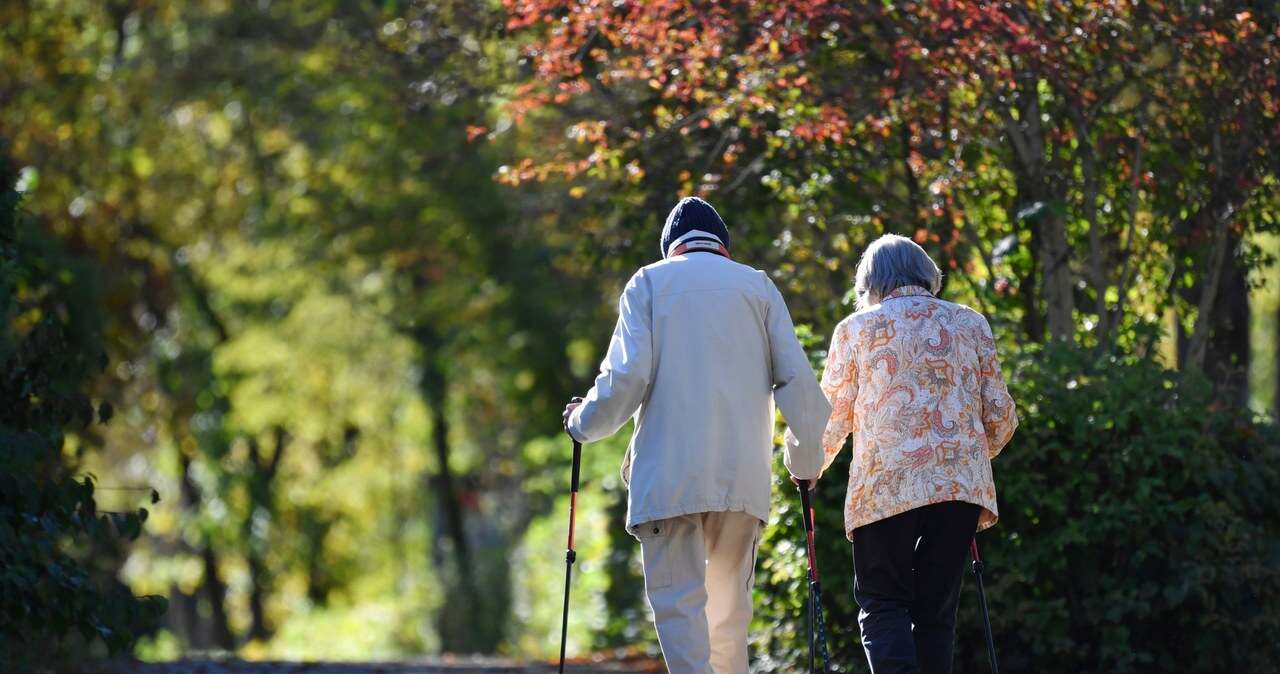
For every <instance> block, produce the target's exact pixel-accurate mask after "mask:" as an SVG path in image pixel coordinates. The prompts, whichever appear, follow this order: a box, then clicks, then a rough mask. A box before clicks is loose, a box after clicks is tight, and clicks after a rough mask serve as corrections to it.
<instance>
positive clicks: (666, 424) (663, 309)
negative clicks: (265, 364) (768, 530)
mask: <svg viewBox="0 0 1280 674" xmlns="http://www.w3.org/2000/svg"><path fill="white" fill-rule="evenodd" d="M775 400H776V401H777V404H778V407H780V408H781V410H782V414H783V417H785V419H786V421H787V423H788V424H789V425H790V427H791V428H792V429H793V431H794V433H793V434H792V436H791V441H790V442H789V443H788V444H787V445H786V446H785V447H784V461H785V463H786V466H787V468H788V469H789V470H790V471H791V472H792V474H794V475H796V476H798V477H805V478H812V477H815V476H816V475H817V474H818V472H819V470H821V468H822V460H823V455H822V444H821V442H822V432H823V429H824V428H825V426H826V423H827V418H828V417H829V415H830V412H831V407H830V405H829V404H828V403H827V399H826V397H824V396H823V394H822V390H821V389H820V388H819V387H818V381H817V378H816V377H815V376H814V373H813V368H812V367H811V366H810V365H809V361H808V359H807V358H806V356H805V353H804V350H803V349H802V348H801V347H800V344H799V342H798V341H797V340H796V334H795V328H794V326H793V325H792V323H791V316H790V314H789V313H788V312H787V306H786V304H785V303H784V302H783V300H782V295H781V294H779V293H778V289H777V288H776V287H775V286H774V285H773V282H772V281H771V280H769V277H768V276H767V275H765V273H764V272H761V271H757V270H755V269H752V268H750V267H747V266H745V265H741V264H738V263H737V262H734V261H732V260H730V259H728V258H725V257H721V256H720V255H715V254H712V253H690V254H687V255H676V256H673V257H670V258H667V259H665V260H662V261H661V262H656V263H654V264H651V265H649V266H647V267H644V268H643V269H641V270H640V271H638V272H636V274H635V275H634V276H632V277H631V281H630V282H629V283H627V287H626V289H625V290H624V291H623V293H622V298H621V300H620V301H619V306H618V324H617V327H616V328H615V329H614V332H613V339H612V341H611V342H610V343H609V351H608V353H607V354H606V355H605V358H604V362H603V363H601V364H600V375H599V376H598V377H596V381H595V386H593V387H592V388H591V391H590V392H589V393H588V394H587V395H586V399H585V400H584V402H583V403H582V405H580V406H579V407H578V408H577V409H576V410H574V412H573V414H572V415H571V416H570V417H569V423H568V430H569V432H570V433H571V434H572V435H573V437H575V438H577V439H579V440H581V441H582V442H594V441H596V440H600V439H602V438H605V437H607V436H609V435H612V434H613V433H615V432H617V430H618V429H619V428H621V427H622V425H623V424H624V423H626V422H627V420H628V419H630V418H632V416H634V417H635V420H636V427H635V435H633V436H632V438H631V447H630V449H629V450H628V452H627V461H626V462H624V465H623V471H622V472H623V479H624V480H625V481H627V483H628V487H629V488H630V494H629V500H628V504H627V528H628V530H632V529H633V527H634V526H635V525H636V524H640V523H643V522H649V521H652V520H659V519H665V518H668V517H675V516H677V515H687V514H691V513H699V512H716V511H743V512H746V513H748V514H750V515H753V516H755V517H756V518H758V519H760V520H762V521H768V519H769V492H770V485H771V484H772V480H771V474H770V463H771V460H772V451H773V430H774V427H773V424H774V401H775ZM797 438H798V439H797Z"/></svg>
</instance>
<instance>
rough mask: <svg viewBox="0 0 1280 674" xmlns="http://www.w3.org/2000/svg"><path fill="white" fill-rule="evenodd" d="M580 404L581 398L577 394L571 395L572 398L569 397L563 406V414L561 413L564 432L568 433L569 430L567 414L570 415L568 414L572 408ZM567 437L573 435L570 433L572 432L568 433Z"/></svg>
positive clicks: (571, 411)
mask: <svg viewBox="0 0 1280 674" xmlns="http://www.w3.org/2000/svg"><path fill="white" fill-rule="evenodd" d="M581 404H582V398H580V397H578V396H574V397H572V398H570V399H569V404H568V405H565V406H564V415H563V419H564V432H565V433H568V432H569V415H570V414H573V410H574V408H576V407H577V406H578V405H581ZM569 437H573V435H572V434H570V435H569Z"/></svg>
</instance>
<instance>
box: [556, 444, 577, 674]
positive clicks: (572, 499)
mask: <svg viewBox="0 0 1280 674" xmlns="http://www.w3.org/2000/svg"><path fill="white" fill-rule="evenodd" d="M570 437H572V436H570ZM581 468H582V443H581V442H578V440H577V439H576V438H574V440H573V478H572V480H570V488H569V544H568V546H567V549H566V550H565V553H564V611H563V613H561V615H560V674H564V649H565V643H566V642H567V641H568V637H569V581H570V580H571V579H572V578H573V563H574V561H576V560H577V558H578V553H577V552H576V551H575V550H574V549H573V529H574V524H575V522H576V521H577V515H578V474H579V472H581Z"/></svg>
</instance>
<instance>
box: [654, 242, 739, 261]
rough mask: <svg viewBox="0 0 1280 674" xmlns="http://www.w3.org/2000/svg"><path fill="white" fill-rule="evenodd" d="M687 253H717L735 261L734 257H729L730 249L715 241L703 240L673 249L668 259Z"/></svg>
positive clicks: (683, 244)
mask: <svg viewBox="0 0 1280 674" xmlns="http://www.w3.org/2000/svg"><path fill="white" fill-rule="evenodd" d="M686 253H715V254H716V255H723V256H725V257H727V258H729V259H730V260H732V259H733V257H732V256H731V255H729V249H728V248H725V247H724V246H723V245H721V244H719V243H716V242H715V241H701V240H699V241H689V242H687V243H682V244H680V245H678V246H674V247H672V249H671V255H669V256H668V257H675V256H677V255H684V254H686Z"/></svg>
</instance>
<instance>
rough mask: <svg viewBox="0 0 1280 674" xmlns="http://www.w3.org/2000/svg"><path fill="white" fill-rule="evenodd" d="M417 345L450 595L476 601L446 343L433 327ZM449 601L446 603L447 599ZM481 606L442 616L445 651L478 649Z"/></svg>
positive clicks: (481, 617)
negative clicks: (452, 460)
mask: <svg viewBox="0 0 1280 674" xmlns="http://www.w3.org/2000/svg"><path fill="white" fill-rule="evenodd" d="M418 342H419V345H420V346H421V348H422V352H423V358H424V360H425V363H424V365H425V367H424V369H423V374H422V382H421V390H422V394H423V398H425V400H426V403H427V407H428V408H430V410H431V414H432V417H433V418H432V421H433V423H432V429H431V437H432V445H434V449H435V454H436V464H437V466H436V471H437V472H436V475H435V476H434V480H433V482H434V487H435V491H436V493H437V494H439V497H440V512H441V515H442V519H443V521H444V530H445V535H446V536H447V537H448V540H449V542H450V544H451V546H450V547H451V548H452V552H453V559H454V571H455V572H456V574H457V576H456V578H457V583H456V587H455V588H453V589H454V590H455V591H456V592H451V593H449V594H450V595H453V596H454V597H455V598H459V599H462V598H475V597H476V593H475V573H474V571H475V569H474V568H473V567H472V563H471V547H470V544H469V543H468V541H467V532H466V528H465V525H464V522H463V512H462V503H461V501H460V500H459V495H458V488H457V479H456V477H455V476H454V474H453V468H452V467H451V466H450V465H449V454H450V447H449V415H448V414H447V410H446V406H447V404H448V390H449V386H448V385H449V381H448V374H447V373H446V372H445V366H444V363H443V358H444V356H443V355H442V354H441V353H440V349H441V347H442V345H443V340H442V339H441V338H440V337H439V335H437V334H436V333H435V331H434V330H433V329H431V328H423V329H421V330H419V331H418ZM446 601H447V600H446ZM479 608H480V607H479V606H473V607H471V609H472V610H469V611H466V612H464V613H463V614H462V615H459V614H455V613H451V612H450V611H447V610H446V611H444V612H442V613H441V616H440V621H441V624H440V641H441V647H442V648H443V649H444V650H445V651H446V652H470V651H473V650H475V648H474V646H475V641H474V637H475V636H476V635H478V634H479V633H480V630H479V629H478V628H479V627H481V626H480V625H478V624H477V621H478V620H481V619H483V617H484V616H483V611H481V610H479Z"/></svg>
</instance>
